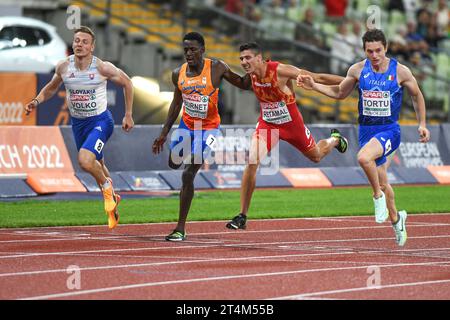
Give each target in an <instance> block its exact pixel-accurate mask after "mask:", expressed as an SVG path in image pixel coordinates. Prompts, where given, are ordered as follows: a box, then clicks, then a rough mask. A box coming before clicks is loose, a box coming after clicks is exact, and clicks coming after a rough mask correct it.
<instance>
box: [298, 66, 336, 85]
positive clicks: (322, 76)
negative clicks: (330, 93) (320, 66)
mask: <svg viewBox="0 0 450 320" xmlns="http://www.w3.org/2000/svg"><path fill="white" fill-rule="evenodd" d="M300 74H301V75H310V76H311V77H312V78H313V79H314V81H315V82H317V83H321V84H326V85H336V84H340V83H341V82H342V80H344V77H341V76H338V75H335V74H329V73H314V72H311V71H308V70H305V69H301V70H300Z"/></svg>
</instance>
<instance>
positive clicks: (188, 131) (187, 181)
mask: <svg viewBox="0 0 450 320" xmlns="http://www.w3.org/2000/svg"><path fill="white" fill-rule="evenodd" d="M183 50H184V57H185V59H186V63H184V64H183V65H182V66H181V67H179V68H177V69H175V70H174V71H173V72H172V82H173V84H174V86H175V92H174V98H173V100H172V103H171V104H170V108H169V113H168V116H167V120H166V122H165V124H164V127H163V128H162V130H161V134H160V136H159V137H158V138H157V139H155V141H154V142H153V147H152V148H153V153H154V154H158V153H160V152H161V151H162V149H163V145H164V143H165V141H166V140H167V135H168V134H169V131H170V129H171V128H172V126H173V124H174V123H175V120H176V119H177V117H178V115H179V114H180V111H181V110H182V112H183V113H182V120H181V122H180V125H179V126H178V129H176V130H175V131H174V133H173V134H172V136H171V143H170V155H169V166H170V167H171V168H172V169H178V168H179V167H180V166H181V165H182V164H183V163H185V167H184V171H183V175H182V187H181V191H180V211H179V219H178V224H177V226H176V228H175V229H174V230H173V232H171V233H170V234H169V235H168V236H166V240H167V241H183V240H184V239H186V231H185V224H186V218H187V215H188V213H189V208H190V206H191V202H192V198H193V196H194V178H195V175H196V174H197V172H198V170H199V169H200V168H201V166H202V164H203V162H204V158H205V154H206V153H207V152H209V150H210V148H211V146H212V145H213V144H214V143H215V141H216V139H217V136H218V135H220V130H219V126H220V116H219V110H218V96H219V85H220V82H221V81H222V79H223V78H225V79H226V80H227V81H228V82H230V83H231V84H233V85H235V86H237V87H239V88H242V89H244V88H249V87H251V80H250V78H249V77H248V76H244V77H241V76H239V75H238V74H236V73H234V72H232V71H231V69H230V68H229V67H228V66H227V64H226V63H224V62H223V61H221V60H216V59H206V58H204V57H203V55H204V53H205V40H204V39H203V36H202V35H201V34H199V33H197V32H190V33H188V34H186V35H185V36H184V38H183Z"/></svg>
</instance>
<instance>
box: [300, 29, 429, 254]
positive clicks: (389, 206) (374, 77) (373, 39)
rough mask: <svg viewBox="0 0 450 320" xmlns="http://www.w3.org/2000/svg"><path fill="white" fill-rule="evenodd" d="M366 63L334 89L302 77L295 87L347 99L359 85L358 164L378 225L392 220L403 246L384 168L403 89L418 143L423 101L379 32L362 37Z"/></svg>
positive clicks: (396, 136) (400, 216)
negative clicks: (369, 188)
mask: <svg viewBox="0 0 450 320" xmlns="http://www.w3.org/2000/svg"><path fill="white" fill-rule="evenodd" d="M362 41H363V48H364V51H365V53H366V57H367V59H365V60H363V61H360V62H357V63H355V64H354V65H352V66H351V67H350V68H349V69H348V72H347V76H346V78H345V79H344V80H343V81H342V82H341V83H340V84H339V85H337V86H325V85H322V84H318V83H315V82H314V80H313V79H312V78H311V77H310V76H307V75H306V76H303V75H300V76H299V77H298V78H297V85H299V86H301V87H303V88H305V89H313V90H316V91H318V92H320V93H322V94H325V95H327V96H329V97H332V98H336V99H345V98H346V97H347V96H348V95H349V94H350V93H351V92H352V91H353V88H354V87H355V85H357V84H358V92H359V104H358V110H359V119H358V122H359V146H360V147H361V149H360V151H359V153H358V162H359V165H360V166H361V168H362V169H363V170H364V172H365V173H366V176H367V178H368V180H369V182H370V185H371V186H372V189H373V201H374V206H375V221H376V222H378V223H382V222H384V221H386V219H387V218H388V214H389V216H390V220H391V222H392V225H393V227H394V231H395V236H396V242H397V244H398V245H400V246H403V245H404V244H405V242H406V239H407V234H406V217H407V213H406V211H404V210H402V211H397V208H396V206H395V200H394V190H393V189H392V187H391V185H390V184H389V181H388V177H387V169H388V167H389V165H390V163H391V160H392V156H391V155H393V154H394V152H395V150H396V149H397V148H398V147H399V145H400V126H399V124H398V122H397V121H398V119H399V115H400V109H401V104H402V95H403V88H406V89H407V90H408V93H409V95H410V96H411V100H412V105H413V106H414V111H415V112H416V116H417V120H418V122H419V126H418V128H417V131H418V133H419V141H420V142H424V143H425V142H428V141H429V140H430V131H429V130H428V129H427V126H426V117H425V116H426V113H425V100H424V98H423V94H422V92H421V91H420V89H419V86H418V84H417V81H416V79H415V78H414V76H413V75H412V73H411V71H410V70H409V69H408V67H406V66H404V65H402V64H400V63H398V62H397V61H396V60H395V59H392V58H388V57H386V50H387V43H386V38H385V36H384V34H383V32H382V31H381V30H378V29H372V30H369V31H367V32H366V33H365V34H364V36H363V38H362Z"/></svg>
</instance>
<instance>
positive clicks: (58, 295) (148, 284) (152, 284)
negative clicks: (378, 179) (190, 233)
mask: <svg viewBox="0 0 450 320" xmlns="http://www.w3.org/2000/svg"><path fill="white" fill-rule="evenodd" d="M449 263H450V262H449ZM433 264H436V263H434V262H428V263H399V264H390V265H381V266H379V267H380V268H397V267H405V266H429V265H433ZM446 264H447V263H446ZM370 266H372V264H371V265H367V266H354V267H339V268H320V269H307V270H292V271H280V272H268V273H253V274H246V275H230V276H219V277H206V278H193V279H184V280H172V281H160V282H145V283H137V284H129V285H122V286H115V287H104V288H97V289H90V290H79V291H75V292H74V291H72V292H62V293H55V294H49V295H41V296H32V297H25V298H21V299H19V300H42V299H54V298H65V297H73V296H79V295H85V294H93V293H101V292H111V291H118V290H128V289H138V288H145V287H155V286H165V285H174V284H185V283H196V282H209V281H221V280H231V279H247V278H258V277H273V276H286V275H293V274H302V273H312V272H326V271H343V270H357V269H366V270H367V268H368V267H370ZM448 281H450V280H448Z"/></svg>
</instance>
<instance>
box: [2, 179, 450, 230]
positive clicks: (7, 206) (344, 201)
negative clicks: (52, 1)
mask: <svg viewBox="0 0 450 320" xmlns="http://www.w3.org/2000/svg"><path fill="white" fill-rule="evenodd" d="M394 190H395V193H396V201H397V209H398V210H401V209H405V210H407V211H408V213H433V212H450V186H439V185H436V186H394ZM371 194H372V193H371V189H369V188H368V187H356V188H330V189H276V190H273V189H257V190H256V191H255V193H254V196H253V199H252V203H251V208H250V211H249V219H271V218H294V217H295V218H298V217H322V216H344V215H372V214H373V203H372V197H371ZM239 197H240V196H239V191H198V192H196V193H195V197H194V200H193V201H192V206H191V210H190V213H189V216H188V221H199V220H229V219H231V218H232V217H233V216H235V215H236V214H237V213H239V207H240V205H239ZM178 207H179V200H178V196H177V195H174V196H172V197H168V198H148V199H142V198H141V199H136V198H127V195H126V194H125V195H123V196H122V202H121V203H120V206H119V212H120V223H121V224H126V223H149V222H171V221H177V219H178ZM101 224H107V217H106V215H105V213H104V211H103V201H102V199H101V196H99V200H98V201H93V200H80V201H47V200H22V201H18V202H0V227H1V228H14V227H41V226H68V225H101Z"/></svg>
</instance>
